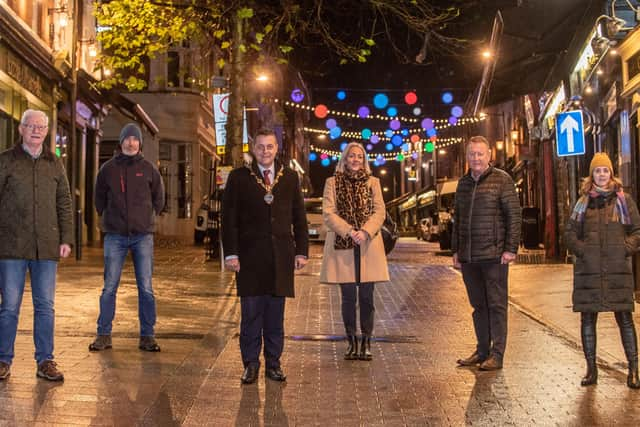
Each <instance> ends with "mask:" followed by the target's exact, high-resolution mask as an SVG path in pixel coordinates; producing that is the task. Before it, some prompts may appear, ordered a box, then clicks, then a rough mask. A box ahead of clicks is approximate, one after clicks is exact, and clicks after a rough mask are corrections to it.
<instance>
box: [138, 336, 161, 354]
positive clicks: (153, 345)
mask: <svg viewBox="0 0 640 427" xmlns="http://www.w3.org/2000/svg"><path fill="white" fill-rule="evenodd" d="M138 348H139V349H140V350H142V351H152V352H153V351H160V346H159V345H158V343H157V342H156V339H155V338H154V337H140V343H139V344H138Z"/></svg>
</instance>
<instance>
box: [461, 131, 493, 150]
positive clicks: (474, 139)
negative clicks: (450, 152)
mask: <svg viewBox="0 0 640 427" xmlns="http://www.w3.org/2000/svg"><path fill="white" fill-rule="evenodd" d="M469 144H484V145H486V146H487V148H488V149H489V151H491V144H489V140H487V138H485V137H484V136H482V135H476V136H472V137H471V138H469V142H467V147H469Z"/></svg>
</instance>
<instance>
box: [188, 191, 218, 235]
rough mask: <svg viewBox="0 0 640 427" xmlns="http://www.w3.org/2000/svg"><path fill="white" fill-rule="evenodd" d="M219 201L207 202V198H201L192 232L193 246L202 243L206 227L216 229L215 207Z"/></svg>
mask: <svg viewBox="0 0 640 427" xmlns="http://www.w3.org/2000/svg"><path fill="white" fill-rule="evenodd" d="M219 204H220V202H219V200H215V199H214V200H211V201H209V196H206V195H205V196H204V197H203V198H202V204H201V205H200V208H199V209H198V212H197V213H196V221H195V224H194V230H193V241H194V243H195V244H197V245H200V244H202V243H203V241H204V238H205V236H206V235H207V227H212V228H216V229H217V227H218V224H217V222H218V219H219V218H218V217H217V216H218V215H217V214H218V212H217V209H218V208H217V205H219Z"/></svg>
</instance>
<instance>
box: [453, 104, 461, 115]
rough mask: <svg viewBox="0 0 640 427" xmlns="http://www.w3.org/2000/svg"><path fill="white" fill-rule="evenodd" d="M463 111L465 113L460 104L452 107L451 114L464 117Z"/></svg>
mask: <svg viewBox="0 0 640 427" xmlns="http://www.w3.org/2000/svg"><path fill="white" fill-rule="evenodd" d="M462 113H463V111H462V107H461V106H459V105H456V106H455V107H453V108H452V109H451V115H452V116H453V117H462Z"/></svg>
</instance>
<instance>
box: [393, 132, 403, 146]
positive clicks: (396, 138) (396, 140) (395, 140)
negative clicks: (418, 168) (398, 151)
mask: <svg viewBox="0 0 640 427" xmlns="http://www.w3.org/2000/svg"><path fill="white" fill-rule="evenodd" d="M391 143H392V144H393V145H395V146H396V147H400V146H401V145H402V136H400V135H393V136H392V137H391Z"/></svg>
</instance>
